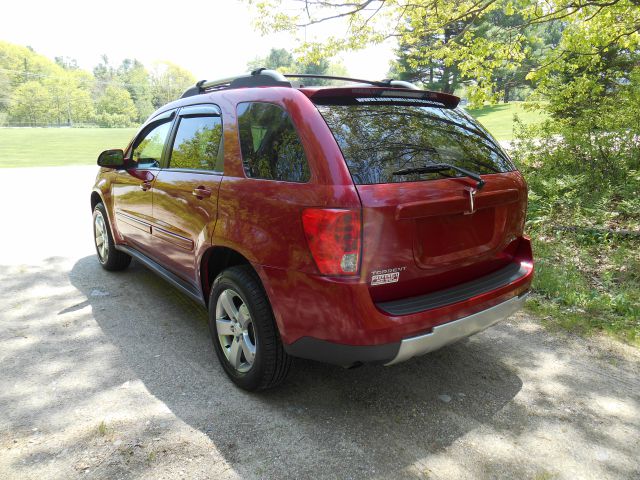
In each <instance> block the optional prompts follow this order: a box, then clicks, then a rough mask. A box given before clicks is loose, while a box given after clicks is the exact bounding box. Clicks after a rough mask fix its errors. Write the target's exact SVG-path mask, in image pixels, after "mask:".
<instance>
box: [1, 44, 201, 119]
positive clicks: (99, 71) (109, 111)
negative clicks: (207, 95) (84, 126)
mask: <svg viewBox="0 0 640 480" xmlns="http://www.w3.org/2000/svg"><path fill="white" fill-rule="evenodd" d="M194 83H195V79H194V77H193V75H191V73H189V72H188V71H186V70H185V69H183V68H181V67H179V66H177V65H175V64H172V63H169V62H158V63H157V64H154V68H153V70H152V71H151V72H149V71H148V70H147V69H146V68H145V67H144V65H143V64H142V63H141V62H139V61H138V60H135V59H125V60H123V61H122V63H121V64H120V65H119V66H113V65H111V64H110V63H109V58H108V57H107V56H106V55H103V56H102V58H101V61H100V63H99V64H98V65H97V66H96V67H95V68H94V69H93V72H92V73H89V72H86V71H84V70H81V69H80V68H78V65H77V62H76V61H75V60H74V59H72V58H69V57H63V56H60V57H56V58H55V61H51V60H50V59H48V58H46V57H44V56H42V55H39V54H37V53H36V52H34V51H33V50H32V49H30V48H28V47H21V46H18V45H12V44H10V43H7V42H0V119H2V120H3V122H4V121H8V122H10V123H11V124H19V125H31V126H34V125H58V126H61V125H69V126H71V125H74V124H78V123H98V124H99V125H103V126H111V127H113V126H127V125H130V124H131V123H132V122H136V123H139V122H142V121H144V120H145V119H146V118H147V117H148V116H149V115H150V114H151V113H152V112H153V111H154V110H155V109H156V108H158V107H160V106H161V105H164V104H165V103H167V102H169V101H172V100H175V99H176V98H178V97H179V96H180V95H181V94H182V92H183V91H184V90H185V89H186V88H187V87H189V86H191V85H193V84H194ZM111 87H113V88H116V89H119V90H118V91H121V90H124V91H126V92H127V93H128V95H129V99H130V100H131V101H132V102H133V109H134V111H133V113H132V111H131V108H130V107H131V105H129V103H128V102H127V101H124V100H123V98H124V95H123V94H122V93H121V92H120V93H119V94H118V95H115V94H114V92H113V88H112V90H110V91H109V93H107V90H108V89H109V88H111ZM110 100H113V101H114V102H116V103H115V104H114V105H113V106H109V105H106V103H108V101H110ZM123 101H124V102H125V103H126V105H124V104H123V103H122V102H123Z"/></svg>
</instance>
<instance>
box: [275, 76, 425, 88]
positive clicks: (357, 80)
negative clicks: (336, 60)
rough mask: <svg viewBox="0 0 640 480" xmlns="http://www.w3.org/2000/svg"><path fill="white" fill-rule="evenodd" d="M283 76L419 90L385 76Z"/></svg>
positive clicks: (411, 85) (412, 85)
mask: <svg viewBox="0 0 640 480" xmlns="http://www.w3.org/2000/svg"><path fill="white" fill-rule="evenodd" d="M284 77H285V78H321V79H326V80H344V81H347V82H355V83H366V84H369V85H374V86H376V87H398V88H410V89H411V90H419V88H418V87H416V86H415V85H414V84H413V83H409V82H405V81H402V80H393V79H390V78H385V79H384V80H363V79H361V78H351V77H338V76H335V75H316V74H313V73H285V74H284Z"/></svg>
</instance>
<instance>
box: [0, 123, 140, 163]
mask: <svg viewBox="0 0 640 480" xmlns="http://www.w3.org/2000/svg"><path fill="white" fill-rule="evenodd" d="M135 132H136V129H135V128H0V167H46V166H65V165H94V164H95V163H96V160H97V159H98V155H99V154H100V152H101V151H103V150H106V149H108V148H124V147H126V146H127V144H128V143H129V140H131V138H132V137H133V135H134V134H135Z"/></svg>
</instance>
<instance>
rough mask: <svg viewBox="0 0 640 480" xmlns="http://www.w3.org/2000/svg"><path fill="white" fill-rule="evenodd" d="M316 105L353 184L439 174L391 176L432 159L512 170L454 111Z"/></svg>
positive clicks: (476, 168)
mask: <svg viewBox="0 0 640 480" xmlns="http://www.w3.org/2000/svg"><path fill="white" fill-rule="evenodd" d="M317 108H318V110H319V111H320V113H321V114H322V116H323V117H324V119H325V121H326V122H327V124H328V125H329V128H330V129H331V131H332V132H333V136H334V137H335V139H336V141H337V142H338V145H339V146H340V148H341V150H342V154H343V156H344V159H345V160H346V162H347V165H348V167H349V170H350V172H351V176H352V177H353V180H354V182H355V183H356V184H359V185H362V184H373V183H392V182H411V181H417V180H429V179H434V178H441V177H442V174H441V173H437V172H412V173H407V174H406V175H397V174H396V175H394V174H393V173H394V172H397V171H399V170H404V169H419V168H420V167H424V166H425V165H429V164H433V163H448V164H451V165H456V166H458V167H462V168H465V169H467V170H471V171H473V172H476V173H478V174H488V173H500V172H508V171H511V170H515V167H514V166H513V164H512V163H511V161H510V160H509V158H508V157H507V156H506V155H505V153H504V152H503V151H502V149H501V148H500V146H499V145H498V144H497V143H496V141H495V140H494V139H493V138H492V137H491V136H490V135H489V134H488V133H487V132H486V130H484V129H483V128H482V127H481V126H480V125H478V124H477V123H476V122H475V121H474V120H473V119H472V118H471V117H469V115H467V114H466V113H465V112H463V111H462V110H460V109H456V110H451V109H443V108H433V107H420V106H407V105H317ZM445 174H447V173H446V172H445ZM451 174H452V175H455V174H456V173H455V172H451Z"/></svg>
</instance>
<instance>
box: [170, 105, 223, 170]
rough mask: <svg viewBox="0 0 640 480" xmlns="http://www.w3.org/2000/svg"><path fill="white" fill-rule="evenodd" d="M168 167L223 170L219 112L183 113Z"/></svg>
mask: <svg viewBox="0 0 640 480" xmlns="http://www.w3.org/2000/svg"><path fill="white" fill-rule="evenodd" d="M179 122H180V123H179V124H178V130H177V132H176V137H175V140H174V142H173V150H172V151H171V159H170V160H169V168H172V169H178V168H180V169H189V170H209V171H222V155H221V153H222V151H221V149H220V144H221V139H222V121H221V120H220V117H219V116H210V115H207V116H185V117H181V118H180V120H179Z"/></svg>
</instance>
